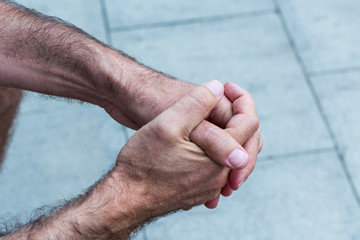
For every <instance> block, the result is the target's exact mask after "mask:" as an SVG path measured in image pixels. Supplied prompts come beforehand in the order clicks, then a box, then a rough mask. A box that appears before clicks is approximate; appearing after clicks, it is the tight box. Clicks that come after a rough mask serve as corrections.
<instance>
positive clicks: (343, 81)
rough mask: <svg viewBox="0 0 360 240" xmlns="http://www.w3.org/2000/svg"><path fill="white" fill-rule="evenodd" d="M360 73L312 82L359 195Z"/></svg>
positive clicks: (316, 78) (322, 77) (320, 78)
mask: <svg viewBox="0 0 360 240" xmlns="http://www.w3.org/2000/svg"><path fill="white" fill-rule="evenodd" d="M359 79H360V72H358V71H357V72H349V73H342V74H334V75H329V76H321V77H320V76H319V77H314V78H312V80H313V82H314V85H315V89H316V91H317V93H318V95H319V98H320V101H321V104H322V106H323V108H324V111H325V114H326V116H327V117H328V119H329V122H330V125H331V128H332V129H333V130H334V134H335V137H336V139H337V141H338V143H339V146H340V150H341V152H342V153H343V154H344V157H345V161H346V163H347V164H348V168H349V171H350V173H351V176H352V178H353V179H354V183H355V185H356V187H357V190H358V192H360V161H359V159H360V149H359V142H360V124H359V123H360V108H359V103H360V80H359Z"/></svg>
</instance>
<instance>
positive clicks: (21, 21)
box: [0, 2, 104, 102]
mask: <svg viewBox="0 0 360 240" xmlns="http://www.w3.org/2000/svg"><path fill="white" fill-rule="evenodd" d="M0 13H1V14H0V26H1V27H0V85H2V86H5V87H13V88H21V89H27V90H31V91H37V92H41V93H45V94H51V95H56V96H63V97H70V98H76V99H80V100H85V101H89V102H98V101H102V100H104V97H102V96H100V94H99V92H98V91H97V89H98V87H99V84H100V83H99V82H98V80H97V79H96V75H97V74H98V72H97V70H93V69H99V66H97V65H98V64H97V63H96V61H95V60H94V59H95V58H96V56H97V55H98V54H99V53H98V51H100V47H101V44H100V43H99V42H97V41H96V40H95V39H93V38H91V37H89V36H87V35H86V34H85V33H83V32H82V31H81V30H79V29H76V28H75V27H71V26H68V25H65V24H64V23H62V22H61V21H59V20H55V19H52V18H48V17H45V16H42V15H41V14H38V13H35V12H32V11H29V10H27V9H24V8H21V7H15V6H12V5H9V4H7V3H3V2H0ZM94 46H96V47H94Z"/></svg>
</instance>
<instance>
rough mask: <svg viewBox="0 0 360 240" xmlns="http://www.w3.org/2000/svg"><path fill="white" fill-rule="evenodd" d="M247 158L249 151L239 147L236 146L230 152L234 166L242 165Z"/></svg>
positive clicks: (230, 161)
mask: <svg viewBox="0 0 360 240" xmlns="http://www.w3.org/2000/svg"><path fill="white" fill-rule="evenodd" d="M247 158H248V154H247V152H245V151H243V150H241V149H239V148H236V149H235V150H234V151H232V152H231V153H230V155H229V158H228V160H229V163H230V164H231V165H232V166H233V167H235V168H238V167H241V166H242V165H243V164H244V163H245V162H246V161H247Z"/></svg>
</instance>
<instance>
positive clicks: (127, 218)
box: [0, 175, 149, 240]
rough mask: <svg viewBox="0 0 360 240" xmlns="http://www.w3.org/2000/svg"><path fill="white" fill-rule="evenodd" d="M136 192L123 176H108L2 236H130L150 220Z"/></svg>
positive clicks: (86, 237)
mask: <svg viewBox="0 0 360 240" xmlns="http://www.w3.org/2000/svg"><path fill="white" fill-rule="evenodd" d="M118 180H119V181H120V182H119V181H118ZM133 187H135V186H132V188H133ZM135 192H136V191H135V190H131V191H130V189H129V185H128V184H126V180H123V178H122V177H121V180H120V179H119V178H117V180H115V179H114V178H112V176H110V175H108V176H107V177H105V179H103V180H101V181H99V183H97V184H95V185H94V186H93V187H92V188H91V189H90V190H89V191H88V192H87V193H86V194H84V195H81V196H80V197H78V198H76V199H75V200H72V201H68V202H67V203H66V204H64V205H62V206H58V207H55V208H53V209H52V210H50V211H49V212H48V213H45V214H43V215H41V216H39V217H38V218H36V219H35V220H33V221H31V222H29V223H27V224H26V225H24V226H22V227H20V228H18V229H15V230H13V231H12V232H11V233H8V234H7V235H5V236H3V237H2V238H1V237H0V239H1V240H13V239H16V240H21V239H84V240H85V239H99V240H101V239H124V240H125V239H128V238H129V236H130V234H131V233H132V232H133V231H134V230H136V229H137V228H138V227H140V226H142V224H144V223H145V222H146V221H147V220H148V219H149V216H147V215H145V214H144V212H142V210H143V209H144V207H142V205H144V204H143V203H141V204H142V205H139V204H137V205H136V203H135V201H134V200H131V199H133V197H134V195H135ZM139 212H140V214H139ZM140 215H141V216H140Z"/></svg>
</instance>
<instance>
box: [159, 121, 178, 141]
mask: <svg viewBox="0 0 360 240" xmlns="http://www.w3.org/2000/svg"><path fill="white" fill-rule="evenodd" d="M153 133H154V134H155V136H156V137H157V138H158V139H164V140H167V141H171V140H175V139H176V138H177V137H178V133H179V131H178V129H177V128H176V126H174V125H172V124H170V123H168V122H157V123H156V125H155V126H154V128H153Z"/></svg>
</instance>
